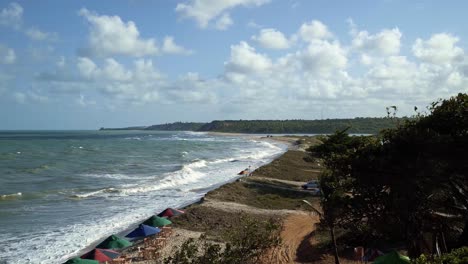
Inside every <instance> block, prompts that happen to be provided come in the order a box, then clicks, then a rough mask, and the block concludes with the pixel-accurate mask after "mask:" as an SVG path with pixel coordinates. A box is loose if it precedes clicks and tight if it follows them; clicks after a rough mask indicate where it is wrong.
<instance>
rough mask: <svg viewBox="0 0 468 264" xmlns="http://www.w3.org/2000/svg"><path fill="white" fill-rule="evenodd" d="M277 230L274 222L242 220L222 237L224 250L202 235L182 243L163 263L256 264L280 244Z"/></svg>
mask: <svg viewBox="0 0 468 264" xmlns="http://www.w3.org/2000/svg"><path fill="white" fill-rule="evenodd" d="M280 227H281V224H280V223H279V222H278V221H274V220H269V221H257V220H255V219H254V218H250V217H245V216H243V217H242V218H241V224H240V225H239V226H238V227H234V228H233V229H232V231H229V232H228V233H227V234H225V238H226V244H225V246H224V247H223V246H221V245H220V244H216V243H213V242H210V241H208V240H207V239H206V236H204V235H202V236H201V237H200V238H199V239H198V240H195V239H188V240H187V241H185V242H184V243H183V244H182V245H181V246H180V247H179V248H178V250H177V251H176V252H175V253H174V254H173V255H172V256H171V257H168V258H166V259H164V263H170V264H176V263H177V264H203V263H213V264H218V263H219V264H221V263H223V264H224V263H226V264H230V263H232V264H235V263H260V262H259V260H260V257H261V256H262V254H263V253H264V252H266V251H267V250H268V249H271V248H274V247H276V246H278V245H279V244H280V243H281V238H280V231H281V230H280Z"/></svg>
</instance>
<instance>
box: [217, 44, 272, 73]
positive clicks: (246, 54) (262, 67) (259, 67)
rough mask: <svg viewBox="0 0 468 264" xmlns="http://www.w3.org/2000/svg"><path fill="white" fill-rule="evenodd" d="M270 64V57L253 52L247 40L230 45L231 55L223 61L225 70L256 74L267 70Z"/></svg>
mask: <svg viewBox="0 0 468 264" xmlns="http://www.w3.org/2000/svg"><path fill="white" fill-rule="evenodd" d="M271 66H272V62H271V60H270V58H268V57H267V56H266V55H263V54H259V53H256V52H255V49H254V48H253V47H251V46H249V44H247V42H244V41H241V42H240V43H239V44H238V45H233V46H231V57H230V59H229V61H228V62H226V63H225V67H226V70H227V72H233V73H240V74H256V73H262V72H265V71H268V70H269V69H270V68H271Z"/></svg>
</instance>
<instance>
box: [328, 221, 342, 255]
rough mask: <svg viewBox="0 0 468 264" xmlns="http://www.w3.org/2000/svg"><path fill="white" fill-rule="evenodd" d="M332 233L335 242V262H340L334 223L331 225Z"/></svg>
mask: <svg viewBox="0 0 468 264" xmlns="http://www.w3.org/2000/svg"><path fill="white" fill-rule="evenodd" d="M330 235H331V239H332V243H333V254H334V255H335V264H340V258H339V257H338V247H337V246H336V239H335V228H334V226H333V225H330Z"/></svg>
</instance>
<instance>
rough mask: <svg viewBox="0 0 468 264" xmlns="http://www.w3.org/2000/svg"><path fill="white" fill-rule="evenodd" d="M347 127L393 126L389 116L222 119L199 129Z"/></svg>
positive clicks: (291, 130)
mask: <svg viewBox="0 0 468 264" xmlns="http://www.w3.org/2000/svg"><path fill="white" fill-rule="evenodd" d="M347 127H349V132H350V133H363V134H365V133H367V134H377V133H378V132H379V131H380V130H382V129H385V128H391V127H394V122H393V121H392V120H390V119H389V118H354V119H326V120H223V121H213V122H211V123H208V124H206V125H204V126H202V127H201V128H200V130H199V131H216V132H232V133H259V134H269V133H272V134H274V133H281V134H286V133H310V134H322V133H334V132H335V131H337V130H343V129H345V128H347Z"/></svg>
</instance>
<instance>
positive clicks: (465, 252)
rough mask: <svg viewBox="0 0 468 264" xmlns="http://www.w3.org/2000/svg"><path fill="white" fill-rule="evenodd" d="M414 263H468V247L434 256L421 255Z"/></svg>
mask: <svg viewBox="0 0 468 264" xmlns="http://www.w3.org/2000/svg"><path fill="white" fill-rule="evenodd" d="M412 263H414V264H463V263H468V247H462V248H457V249H454V250H452V252H450V253H445V254H442V255H441V256H438V257H435V258H433V257H432V256H426V255H421V256H420V257H419V258H417V259H414V260H413V261H412Z"/></svg>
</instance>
